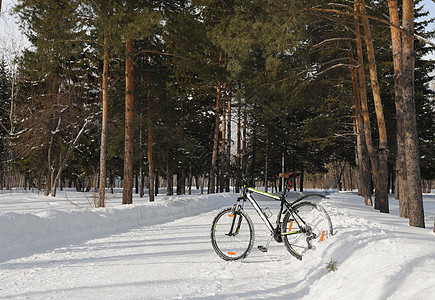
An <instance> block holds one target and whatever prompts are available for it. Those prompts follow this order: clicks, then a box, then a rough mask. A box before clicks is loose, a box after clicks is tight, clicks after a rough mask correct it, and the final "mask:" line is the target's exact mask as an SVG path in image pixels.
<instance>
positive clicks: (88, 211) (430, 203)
mask: <svg viewBox="0 0 435 300" xmlns="http://www.w3.org/2000/svg"><path fill="white" fill-rule="evenodd" d="M236 196H237V194H234V193H224V194H215V195H200V194H194V195H192V196H188V195H183V196H171V197H168V196H163V195H158V196H157V197H156V201H155V202H153V203H149V202H147V201H148V199H147V198H139V197H137V198H134V203H135V204H133V205H128V206H125V205H124V206H122V205H121V204H120V203H121V197H122V191H116V193H115V194H113V195H112V194H108V199H107V201H106V208H98V209H95V208H94V209H93V208H92V206H93V203H94V197H95V195H94V194H93V193H87V194H85V193H78V192H75V191H73V190H66V191H63V192H58V196H57V197H56V198H52V197H46V196H43V195H41V194H38V193H32V192H27V193H26V192H24V191H14V192H12V193H9V192H8V193H7V192H3V193H2V194H0V282H1V284H0V299H80V298H84V299H210V298H213V299H359V298H361V297H363V298H364V299H401V300H402V299H431V298H433V296H434V295H435V274H434V273H435V272H434V270H435V234H434V233H433V232H432V230H433V224H434V219H435V194H433V193H432V194H425V195H424V200H425V203H424V205H425V217H426V226H427V228H425V229H422V228H413V227H409V226H408V221H407V220H406V219H402V218H399V217H398V216H397V215H398V203H397V201H396V200H394V199H390V211H391V213H390V214H382V213H379V212H377V211H374V210H373V209H372V208H371V207H366V206H364V203H363V199H362V198H360V197H358V196H357V195H356V194H355V193H351V192H341V193H339V192H330V194H329V196H328V199H324V200H322V205H323V206H324V207H325V208H326V210H327V211H328V212H329V214H330V216H331V219H332V222H333V225H334V230H335V232H336V234H335V235H334V236H333V237H331V238H329V239H328V241H327V243H325V244H323V245H322V246H321V247H318V248H317V249H316V250H315V251H313V252H311V253H309V254H308V255H306V256H304V258H303V260H302V261H298V260H296V259H295V258H293V257H292V256H291V255H290V254H289V253H288V252H287V251H286V249H285V247H284V245H283V244H278V243H275V242H273V243H272V244H271V246H270V248H269V251H268V252H267V253H263V252H260V251H259V250H257V249H256V248H257V246H258V245H264V244H265V243H266V241H267V239H268V232H267V229H266V227H265V226H264V224H263V223H262V221H261V220H260V218H259V217H258V216H257V215H256V213H255V211H253V209H252V208H250V207H249V206H247V207H246V210H247V212H248V214H249V215H250V216H251V218H252V220H253V221H254V226H255V233H256V237H255V245H254V248H253V250H252V252H251V253H250V255H249V256H248V257H247V258H246V259H245V260H243V261H236V262H226V261H223V260H222V259H220V258H219V257H218V256H217V255H216V254H215V252H214V251H213V248H212V246H211V243H210V225H211V222H212V221H213V218H214V216H215V215H216V214H217V213H218V212H219V210H220V209H222V208H223V207H227V206H231V205H232V204H233V203H234V200H235V198H236ZM296 196H297V195H296V194H292V195H291V197H296ZM277 204H278V203H277V202H276V201H266V200H264V199H261V201H260V206H262V207H266V206H267V207H269V208H270V210H271V211H272V212H273V213H275V212H276V210H277V208H278V205H277ZM330 263H332V264H335V266H336V271H332V272H329V271H328V270H327V268H326V266H327V265H328V264H330Z"/></svg>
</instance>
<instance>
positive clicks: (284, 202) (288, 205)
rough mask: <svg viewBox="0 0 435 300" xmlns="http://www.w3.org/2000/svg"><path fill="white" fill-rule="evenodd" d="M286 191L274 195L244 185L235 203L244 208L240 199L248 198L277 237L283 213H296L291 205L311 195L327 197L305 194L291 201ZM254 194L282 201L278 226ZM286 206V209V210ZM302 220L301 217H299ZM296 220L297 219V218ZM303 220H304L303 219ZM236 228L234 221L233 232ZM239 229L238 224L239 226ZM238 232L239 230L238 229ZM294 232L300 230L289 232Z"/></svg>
mask: <svg viewBox="0 0 435 300" xmlns="http://www.w3.org/2000/svg"><path fill="white" fill-rule="evenodd" d="M286 191H287V189H284V191H283V193H282V194H281V196H277V195H273V194H270V193H267V192H264V191H261V190H257V189H255V188H252V187H244V189H243V193H242V196H241V197H239V198H237V204H236V205H235V209H238V208H239V207H241V208H242V209H243V205H240V201H241V200H243V201H246V199H247V200H248V201H249V203H251V205H252V207H253V208H254V209H255V211H256V212H257V214H258V215H259V216H260V218H261V220H262V221H263V222H264V224H265V225H266V227H267V229H269V231H270V233H271V234H272V235H273V236H274V237H275V238H278V237H280V236H281V233H280V229H281V228H280V223H281V216H282V215H283V213H285V211H286V210H288V211H289V212H291V213H292V214H293V213H294V212H293V210H292V209H291V206H292V205H294V204H295V203H297V202H300V201H302V200H303V199H305V198H307V197H310V196H318V197H321V198H325V196H323V195H319V194H308V195H303V196H301V197H299V198H298V199H296V200H295V201H293V202H291V203H289V202H287V200H286ZM252 194H258V195H262V196H264V197H267V198H270V199H273V200H277V201H281V207H280V210H279V212H278V215H277V217H276V227H274V226H273V225H272V223H271V222H270V220H269V218H268V217H267V216H266V214H265V213H264V212H263V210H262V209H261V207H260V205H258V203H257V201H256V200H255V199H254V197H253V196H252ZM284 206H285V209H286V210H284ZM299 220H300V219H299ZM295 221H296V222H298V221H297V219H295ZM301 221H302V222H303V220H301ZM233 229H234V223H233V225H232V227H231V231H230V233H231V232H233ZM237 229H238V226H237ZM236 232H237V230H236ZM294 233H298V232H288V233H287V234H294Z"/></svg>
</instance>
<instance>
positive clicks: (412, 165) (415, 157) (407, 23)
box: [402, 0, 425, 227]
mask: <svg viewBox="0 0 435 300" xmlns="http://www.w3.org/2000/svg"><path fill="white" fill-rule="evenodd" d="M402 16H403V17H402V18H403V19H402V27H403V30H404V36H403V51H402V54H403V56H402V64H403V103H404V106H405V111H406V115H405V128H404V129H405V161H406V169H407V174H406V175H407V183H408V195H409V198H408V199H409V225H411V226H415V227H425V224H424V210H423V195H422V191H421V177H420V176H421V175H420V156H419V149H418V134H417V121H416V113H415V98H414V64H415V52H414V1H413V0H403V14H402Z"/></svg>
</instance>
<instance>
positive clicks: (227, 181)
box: [225, 87, 232, 192]
mask: <svg viewBox="0 0 435 300" xmlns="http://www.w3.org/2000/svg"><path fill="white" fill-rule="evenodd" d="M231 92H232V91H231V87H229V88H228V101H227V105H228V108H227V110H228V115H227V123H228V125H227V139H226V141H227V147H226V155H225V156H226V159H225V162H226V164H225V169H226V178H225V191H226V192H229V191H230V176H229V172H230V170H231V98H232V97H231V96H232V95H231Z"/></svg>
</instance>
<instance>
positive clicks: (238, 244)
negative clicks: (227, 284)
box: [210, 207, 254, 260]
mask: <svg viewBox="0 0 435 300" xmlns="http://www.w3.org/2000/svg"><path fill="white" fill-rule="evenodd" d="M210 237H211V243H212V245H213V249H214V250H215V251H216V253H217V254H218V255H219V256H220V257H221V258H223V259H224V260H238V259H243V258H245V257H247V256H248V254H249V252H251V249H252V246H253V245H254V224H253V223H252V221H251V219H250V218H249V216H248V215H247V214H246V213H245V212H244V211H237V212H233V209H232V208H231V207H229V208H226V209H224V210H223V211H221V212H220V213H219V214H218V215H217V216H216V217H215V219H214V220H213V224H212V227H211V232H210Z"/></svg>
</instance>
